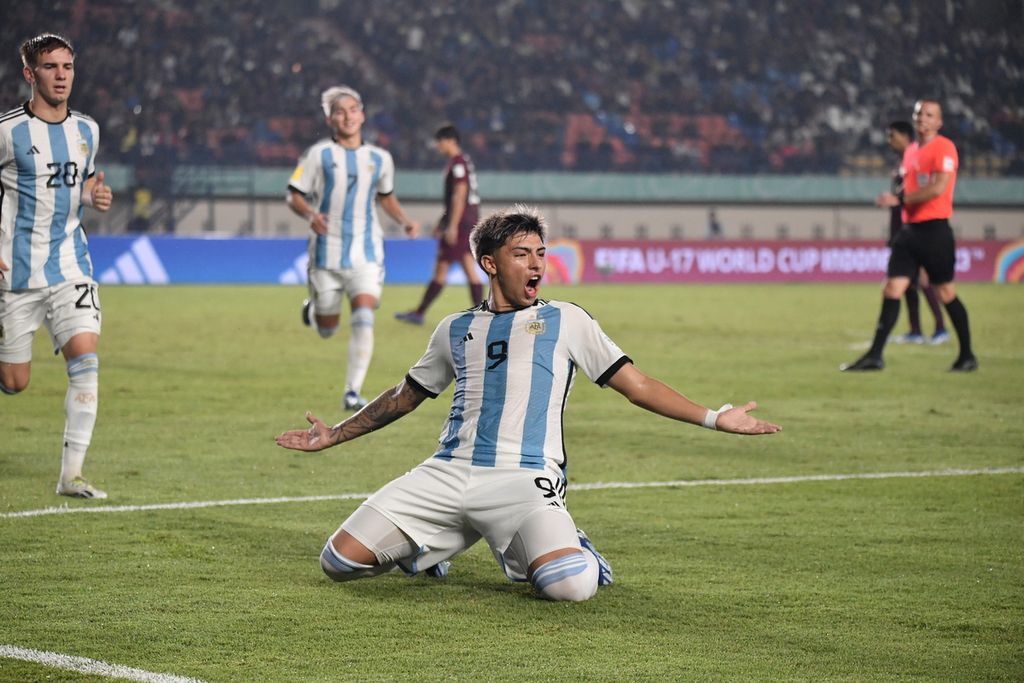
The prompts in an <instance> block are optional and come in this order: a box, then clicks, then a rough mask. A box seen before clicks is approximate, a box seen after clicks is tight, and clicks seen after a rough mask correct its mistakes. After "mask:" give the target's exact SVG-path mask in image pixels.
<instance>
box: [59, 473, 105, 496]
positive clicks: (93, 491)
mask: <svg viewBox="0 0 1024 683" xmlns="http://www.w3.org/2000/svg"><path fill="white" fill-rule="evenodd" d="M57 495H60V496H70V497H71V498H106V497H107V492H106V491H101V490H99V489H98V488H96V487H95V486H93V485H92V484H90V483H89V482H87V481H86V480H85V479H83V478H82V477H75V478H74V479H72V480H71V481H61V482H58V483H57Z"/></svg>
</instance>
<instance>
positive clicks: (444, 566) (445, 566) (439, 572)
mask: <svg viewBox="0 0 1024 683" xmlns="http://www.w3.org/2000/svg"><path fill="white" fill-rule="evenodd" d="M451 566H452V563H451V562H449V561H448V560H441V561H440V562H438V563H437V564H435V565H434V566H433V567H427V568H426V569H424V570H423V573H424V574H426V575H427V576H430V577H433V578H435V579H446V578H448V570H449V569H451Z"/></svg>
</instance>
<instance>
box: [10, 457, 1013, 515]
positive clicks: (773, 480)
mask: <svg viewBox="0 0 1024 683" xmlns="http://www.w3.org/2000/svg"><path fill="white" fill-rule="evenodd" d="M1000 474H1024V467H985V468H980V469H959V468H948V469H944V470H926V471H921V472H861V473H854V474H808V475H797V476H789V477H752V478H742V479H680V480H675V481H635V482H630V481H619V482H614V481H613V482H595V483H591V484H572V485H570V486H569V490H570V491H601V490H608V489H644V488H684V487H693V486H758V485H771V484H798V483H801V482H817V481H850V480H864V479H868V480H871V479H910V478H922V477H968V476H979V475H989V476H992V475H1000ZM369 496H370V494H369V493H339V494H334V495H322V496H291V497H280V498H238V499H235V500H205V501H186V502H180V503H153V504H150V505H102V506H82V507H68V506H66V505H65V506H61V507H47V508H40V509H38V510H21V511H18V512H4V513H0V519H11V518H15V517H42V516H45V515H63V514H73V513H97V512H147V511H150V510H190V509H196V508H208V507H227V506H232V505H272V504H277V503H309V502H321V501H332V500H363V499H365V498H368V497H369Z"/></svg>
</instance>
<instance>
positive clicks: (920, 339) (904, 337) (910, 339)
mask: <svg viewBox="0 0 1024 683" xmlns="http://www.w3.org/2000/svg"><path fill="white" fill-rule="evenodd" d="M892 343H893V344H924V335H923V334H921V333H920V332H907V333H906V334H900V335H896V336H895V337H893V338H892Z"/></svg>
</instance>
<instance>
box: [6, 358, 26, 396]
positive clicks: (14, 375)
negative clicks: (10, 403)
mask: <svg viewBox="0 0 1024 683" xmlns="http://www.w3.org/2000/svg"><path fill="white" fill-rule="evenodd" d="M30 376H31V375H29V373H28V372H21V371H18V370H15V369H13V366H11V365H8V366H6V367H4V368H3V369H2V370H0V393H4V394H7V395H8V396H14V395H15V394H20V393H21V392H23V391H25V389H27V388H28V380H29V377H30Z"/></svg>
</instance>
